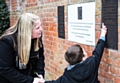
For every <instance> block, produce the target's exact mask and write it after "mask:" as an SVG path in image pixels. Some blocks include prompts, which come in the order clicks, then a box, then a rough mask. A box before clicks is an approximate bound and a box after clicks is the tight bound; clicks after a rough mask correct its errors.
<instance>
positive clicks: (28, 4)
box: [6, 0, 120, 83]
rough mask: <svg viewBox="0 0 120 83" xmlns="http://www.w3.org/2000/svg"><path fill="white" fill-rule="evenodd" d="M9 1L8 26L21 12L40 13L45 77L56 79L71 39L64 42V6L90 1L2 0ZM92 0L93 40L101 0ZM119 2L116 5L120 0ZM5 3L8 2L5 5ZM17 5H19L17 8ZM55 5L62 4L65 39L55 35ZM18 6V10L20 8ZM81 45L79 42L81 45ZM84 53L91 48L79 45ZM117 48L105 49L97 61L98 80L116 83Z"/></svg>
mask: <svg viewBox="0 0 120 83" xmlns="http://www.w3.org/2000/svg"><path fill="white" fill-rule="evenodd" d="M6 1H8V2H9V3H10V1H12V2H11V5H10V6H11V10H10V12H11V26H12V25H13V24H14V23H15V22H16V19H17V17H18V16H19V15H20V14H22V13H23V12H32V13H35V14H37V15H39V16H40V18H41V21H42V27H43V33H44V36H43V40H44V47H45V53H44V55H45V64H46V66H45V71H46V74H45V78H46V79H56V78H58V77H59V76H60V75H62V73H63V71H64V68H65V67H66V66H67V63H66V61H65V60H64V53H65V51H66V50H67V48H68V47H69V46H71V45H73V44H75V42H70V41H68V35H67V34H68V30H67V29H68V26H67V19H68V17H67V6H68V4H76V3H82V2H87V1H91V0H19V1H22V3H21V2H19V3H17V2H16V1H17V0H6ZM95 1H96V12H95V13H96V19H95V21H96V25H95V26H96V28H95V30H96V42H97V40H98V38H99V35H100V24H101V0H95ZM118 1H119V5H120V0H118ZM9 3H8V4H9ZM18 4H19V5H22V6H21V8H20V10H19V8H18ZM10 6H9V7H10ZM57 6H64V7H65V11H64V13H65V39H61V38H58V31H57V28H58V23H57V17H58V16H57ZM21 9H22V10H21ZM118 23H119V26H118V39H119V41H118V48H119V50H120V6H119V13H118ZM81 45H82V44H81ZM82 47H84V48H85V50H86V51H87V53H88V55H89V56H90V55H91V52H92V51H93V49H94V47H92V46H89V45H82ZM119 50H112V49H105V51H104V54H103V57H102V60H101V64H100V67H99V80H100V81H101V83H120V52H119Z"/></svg>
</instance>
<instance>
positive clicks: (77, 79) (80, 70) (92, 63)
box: [45, 39, 105, 83]
mask: <svg viewBox="0 0 120 83" xmlns="http://www.w3.org/2000/svg"><path fill="white" fill-rule="evenodd" d="M104 44H105V41H104V40H102V39H99V40H98V43H97V45H96V47H95V49H94V51H93V53H92V56H90V57H89V58H87V59H86V60H85V61H83V62H82V63H78V64H76V65H75V66H74V67H73V68H72V69H70V70H68V69H67V68H66V69H65V71H64V73H63V75H62V76H61V77H59V78H58V79H57V80H52V81H46V82H45V83H99V81H98V67H99V64H100V60H101V57H102V54H103V50H104Z"/></svg>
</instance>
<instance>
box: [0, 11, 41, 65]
mask: <svg viewBox="0 0 120 83" xmlns="http://www.w3.org/2000/svg"><path fill="white" fill-rule="evenodd" d="M36 20H40V19H39V17H38V16H37V15H35V14H32V13H25V14H22V15H21V16H20V17H19V18H18V20H17V22H16V24H15V25H14V26H12V27H10V28H9V29H8V30H6V32H5V33H4V34H3V35H2V36H1V37H0V38H2V37H4V36H7V35H11V34H15V33H17V44H18V45H17V46H18V56H19V59H20V61H21V63H22V64H24V65H26V64H27V63H28V61H29V56H30V49H31V39H32V38H31V35H32V30H33V28H34V22H35V21H36ZM38 42H39V39H38V38H37V39H34V50H35V51H37V50H38V49H39V46H38Z"/></svg>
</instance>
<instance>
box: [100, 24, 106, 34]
mask: <svg viewBox="0 0 120 83" xmlns="http://www.w3.org/2000/svg"><path fill="white" fill-rule="evenodd" d="M106 33H107V28H106V26H105V25H104V23H102V29H101V36H105V35H106Z"/></svg>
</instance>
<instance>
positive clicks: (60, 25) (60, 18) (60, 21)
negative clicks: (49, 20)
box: [58, 6, 65, 39]
mask: <svg viewBox="0 0 120 83" xmlns="http://www.w3.org/2000/svg"><path fill="white" fill-rule="evenodd" d="M58 37H60V38H63V39H65V29H64V6H58Z"/></svg>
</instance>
